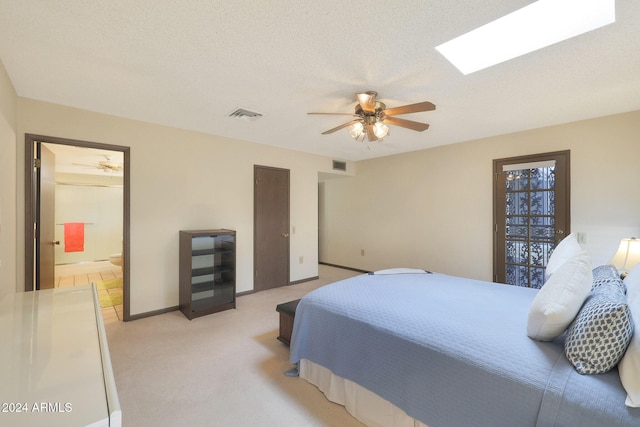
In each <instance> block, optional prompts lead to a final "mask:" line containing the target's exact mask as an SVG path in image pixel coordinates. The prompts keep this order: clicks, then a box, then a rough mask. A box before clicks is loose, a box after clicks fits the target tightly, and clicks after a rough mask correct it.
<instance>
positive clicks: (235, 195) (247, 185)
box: [3, 98, 332, 315]
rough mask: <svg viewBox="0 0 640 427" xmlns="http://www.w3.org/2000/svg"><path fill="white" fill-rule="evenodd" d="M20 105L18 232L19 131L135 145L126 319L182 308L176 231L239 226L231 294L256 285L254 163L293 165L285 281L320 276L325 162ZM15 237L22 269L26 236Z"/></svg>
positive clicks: (58, 108) (20, 161) (82, 112)
mask: <svg viewBox="0 0 640 427" xmlns="http://www.w3.org/2000/svg"><path fill="white" fill-rule="evenodd" d="M18 111H19V117H18V146H19V149H18V150H17V164H18V171H17V176H18V177H19V180H18V187H19V188H18V222H19V224H18V230H22V227H23V224H22V222H23V219H22V215H23V211H24V208H23V206H24V188H22V187H23V186H24V184H23V183H22V181H23V180H22V178H21V177H22V176H23V173H24V171H23V170H22V164H23V156H24V154H23V149H22V144H24V142H23V141H24V133H34V134H40V135H47V136H55V137H63V138H70V139H78V140H85V141H93V142H101V143H106V144H115V145H122V146H128V147H131V170H130V173H131V175H130V176H131V251H130V259H131V266H130V267H131V270H130V271H131V287H130V295H131V315H136V314H140V313H146V312H149V311H154V310H160V309H163V308H167V307H172V306H176V305H177V304H178V231H179V230H181V229H202V228H219V227H223V228H230V229H235V230H236V231H237V236H238V253H237V268H238V271H237V290H238V292H243V291H250V290H252V289H253V166H254V164H260V165H267V166H273V167H281V168H286V169H290V171H291V226H292V228H293V227H295V229H296V232H295V233H292V234H291V235H290V238H291V271H290V277H291V280H292V281H296V280H303V279H306V278H309V277H313V276H316V275H317V274H318V269H317V262H318V230H317V224H318V208H317V202H318V199H317V184H318V173H319V172H331V167H332V164H331V159H329V158H324V157H320V156H314V155H309V154H304V153H301V152H295V151H290V150H284V149H278V148H273V147H269V146H266V145H260V144H254V143H248V142H244V141H239V140H231V139H228V138H222V137H216V136H211V135H205V134H201V133H196V132H189V131H185V130H180V129H175V128H170V127H164V126H159V125H154V124H149V123H143V122H138V121H134V120H129V119H123V118H118V117H114V116H108V115H104V114H98V113H93V112H89V111H85V110H80V109H75V108H70V107H64V106H60V105H54V104H49V103H45V102H40V101H35V100H31V99H25V98H19V99H18ZM3 175H4V173H3ZM18 242H19V248H18V258H19V259H18V261H17V265H18V266H21V265H23V263H24V260H23V258H24V257H23V255H21V254H22V253H23V251H24V239H23V238H22V236H20V238H19V240H18ZM300 257H303V259H304V263H302V264H300V263H299V258H300ZM19 270H20V269H19ZM18 274H19V275H20V274H22V275H24V273H23V272H21V271H18ZM20 279H22V280H23V277H20V278H19V281H21V280H20ZM21 282H22V281H21Z"/></svg>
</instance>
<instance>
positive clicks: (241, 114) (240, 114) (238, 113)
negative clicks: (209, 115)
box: [229, 108, 262, 120]
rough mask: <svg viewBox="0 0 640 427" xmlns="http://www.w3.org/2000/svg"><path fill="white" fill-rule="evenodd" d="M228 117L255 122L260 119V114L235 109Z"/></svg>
mask: <svg viewBox="0 0 640 427" xmlns="http://www.w3.org/2000/svg"><path fill="white" fill-rule="evenodd" d="M229 117H233V118H236V119H246V120H257V119H258V118H259V117H262V114H261V113H257V112H255V111H250V110H247V109H244V108H236V109H235V110H233V112H231V113H229Z"/></svg>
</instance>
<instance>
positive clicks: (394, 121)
mask: <svg viewBox="0 0 640 427" xmlns="http://www.w3.org/2000/svg"><path fill="white" fill-rule="evenodd" d="M382 121H383V123H386V124H388V125H394V126H400V127H403V128H407V129H411V130H417V131H418V132H422V131H423V130H427V129H429V125H428V124H426V123H420V122H414V121H413V120H405V119H401V118H399V117H385V118H384V120H382Z"/></svg>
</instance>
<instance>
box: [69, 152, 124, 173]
mask: <svg viewBox="0 0 640 427" xmlns="http://www.w3.org/2000/svg"><path fill="white" fill-rule="evenodd" d="M104 158H105V159H106V160H101V161H99V162H98V163H97V164H95V165H86V164H82V163H74V165H78V166H87V167H91V168H96V169H102V170H103V171H105V172H119V171H121V170H122V169H123V168H124V165H122V164H120V163H114V162H112V161H111V159H110V158H109V156H106V155H105V156H104Z"/></svg>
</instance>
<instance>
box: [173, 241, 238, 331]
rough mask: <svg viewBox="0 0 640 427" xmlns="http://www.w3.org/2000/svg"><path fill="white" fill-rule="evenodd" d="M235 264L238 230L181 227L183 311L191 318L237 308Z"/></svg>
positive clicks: (181, 301)
mask: <svg viewBox="0 0 640 427" xmlns="http://www.w3.org/2000/svg"><path fill="white" fill-rule="evenodd" d="M235 264H236V245H235V231H233V230H224V229H217V230H182V231H180V292H179V297H180V311H182V313H183V314H184V315H185V316H186V317H187V318H188V319H190V320H191V319H193V318H194V317H199V316H204V315H206V314H212V313H216V312H218V311H222V310H228V309H231V308H235V304H236V302H235V299H236V282H235V269H236V267H235Z"/></svg>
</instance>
